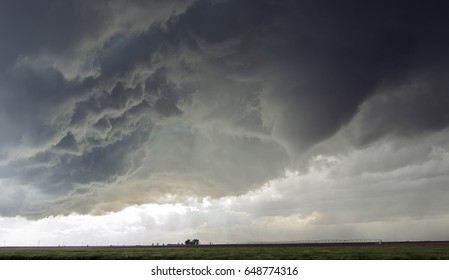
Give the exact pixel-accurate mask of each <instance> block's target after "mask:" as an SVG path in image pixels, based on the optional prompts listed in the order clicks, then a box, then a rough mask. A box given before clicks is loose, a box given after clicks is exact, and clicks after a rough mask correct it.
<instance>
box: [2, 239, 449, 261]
mask: <svg viewBox="0 0 449 280" xmlns="http://www.w3.org/2000/svg"><path fill="white" fill-rule="evenodd" d="M0 259H8V260H97V259H98V260H101V259H102V260H261V259H263V260H449V242H386V243H382V244H352V243H351V244H348V243H346V244H246V245H244V244H243V245H242V244H240V245H232V244H230V245H199V246H108V247H2V248H0Z"/></svg>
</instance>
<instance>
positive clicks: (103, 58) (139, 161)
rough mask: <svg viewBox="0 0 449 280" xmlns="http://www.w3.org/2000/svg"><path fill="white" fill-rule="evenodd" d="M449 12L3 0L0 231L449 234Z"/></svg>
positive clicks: (403, 5) (329, 4)
mask: <svg viewBox="0 0 449 280" xmlns="http://www.w3.org/2000/svg"><path fill="white" fill-rule="evenodd" d="M447 11H449V3H448V2H447V1H431V2H429V1H418V0H412V1H410V0H408V1H405V0H397V1H386V0H385V1H384V0H378V1H374V0H368V1H356V0H341V1H331V0H294V1H293V0H292V1H290V0H286V1H274V0H191V1H188V0H170V1H162V0H154V1H137V0H136V1H118V0H116V1H114V0H110V1H106V0H103V1H70V0H65V1H60V0H45V1H25V0H19V1H17V0H14V1H13V0H10V1H1V2H0V38H1V42H2V43H1V44H0V240H1V239H3V240H7V241H8V244H20V245H30V244H31V245H35V244H36V243H37V242H41V243H42V244H48V245H57V244H66V243H68V244H73V245H81V244H94V243H101V244H109V243H111V244H112V243H113V244H121V243H124V244H125V243H126V244H135V243H147V244H148V243H156V242H161V243H162V242H165V243H169V242H175V243H176V242H181V241H183V240H185V239H187V238H194V237H196V238H199V239H200V240H202V241H211V242H228V241H229V242H232V241H255V240H300V239H349V238H381V239H390V240H403V239H407V240H410V239H420V240H423V239H448V238H449V204H448V203H447V201H449V92H448V90H449V51H448V50H449V17H448V16H447ZM5 243H6V242H5Z"/></svg>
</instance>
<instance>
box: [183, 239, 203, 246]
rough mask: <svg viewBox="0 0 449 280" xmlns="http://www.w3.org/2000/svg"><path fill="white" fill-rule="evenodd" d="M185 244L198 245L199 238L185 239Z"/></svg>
mask: <svg viewBox="0 0 449 280" xmlns="http://www.w3.org/2000/svg"><path fill="white" fill-rule="evenodd" d="M184 244H185V245H199V244H200V240H199V239H187V240H186V241H185V242H184Z"/></svg>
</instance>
